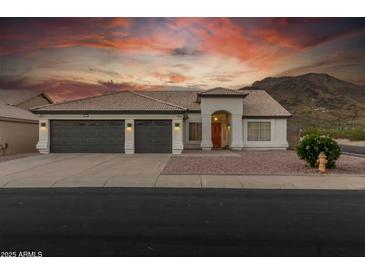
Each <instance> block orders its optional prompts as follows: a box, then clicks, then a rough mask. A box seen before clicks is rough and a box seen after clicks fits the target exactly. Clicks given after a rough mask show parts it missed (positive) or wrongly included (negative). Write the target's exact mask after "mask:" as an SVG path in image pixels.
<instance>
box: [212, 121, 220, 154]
mask: <svg viewBox="0 0 365 274" xmlns="http://www.w3.org/2000/svg"><path fill="white" fill-rule="evenodd" d="M221 132H222V129H221V124H220V123H212V141H213V148H221V147H222V141H221V140H222V138H221Z"/></svg>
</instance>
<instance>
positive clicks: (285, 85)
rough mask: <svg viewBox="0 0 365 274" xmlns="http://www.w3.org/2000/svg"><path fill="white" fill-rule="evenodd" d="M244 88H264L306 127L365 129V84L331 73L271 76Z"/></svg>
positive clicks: (291, 121)
mask: <svg viewBox="0 0 365 274" xmlns="http://www.w3.org/2000/svg"><path fill="white" fill-rule="evenodd" d="M241 89H263V90H266V91H267V92H268V93H269V94H270V95H271V96H272V97H274V98H275V99H276V100H277V101H278V102H280V103H281V104H282V105H283V106H284V107H285V108H286V109H287V110H288V111H290V112H291V113H292V114H293V117H292V118H291V119H290V121H289V124H290V125H298V126H300V127H302V128H309V127H320V128H333V129H339V130H341V129H347V128H353V127H355V128H365V87H364V86H359V85H356V84H353V83H350V82H346V81H343V80H340V79H337V78H335V77H333V76H330V75H328V74H318V73H308V74H303V75H299V76H293V77H291V76H285V77H268V78H265V79H263V80H261V81H256V82H255V83H253V85H252V86H250V87H244V88H241Z"/></svg>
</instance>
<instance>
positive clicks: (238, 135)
mask: <svg viewBox="0 0 365 274" xmlns="http://www.w3.org/2000/svg"><path fill="white" fill-rule="evenodd" d="M231 129H232V142H231V148H232V150H242V148H243V137H242V114H232V126H231Z"/></svg>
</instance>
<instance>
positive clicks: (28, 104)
mask: <svg viewBox="0 0 365 274" xmlns="http://www.w3.org/2000/svg"><path fill="white" fill-rule="evenodd" d="M48 104H50V102H49V101H48V100H47V99H46V98H44V97H43V96H41V95H38V96H36V97H33V98H32V99H30V100H28V101H25V102H22V103H20V104H18V105H17V107H20V108H22V109H27V110H28V109H30V108H32V107H36V106H43V105H48Z"/></svg>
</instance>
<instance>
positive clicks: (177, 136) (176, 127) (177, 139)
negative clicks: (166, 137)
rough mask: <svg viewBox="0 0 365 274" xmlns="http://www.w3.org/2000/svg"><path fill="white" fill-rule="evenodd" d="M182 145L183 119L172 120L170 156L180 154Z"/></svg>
mask: <svg viewBox="0 0 365 274" xmlns="http://www.w3.org/2000/svg"><path fill="white" fill-rule="evenodd" d="M183 149H184V144H183V119H182V118H181V119H173V120H172V154H181V152H182V151H183Z"/></svg>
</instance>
